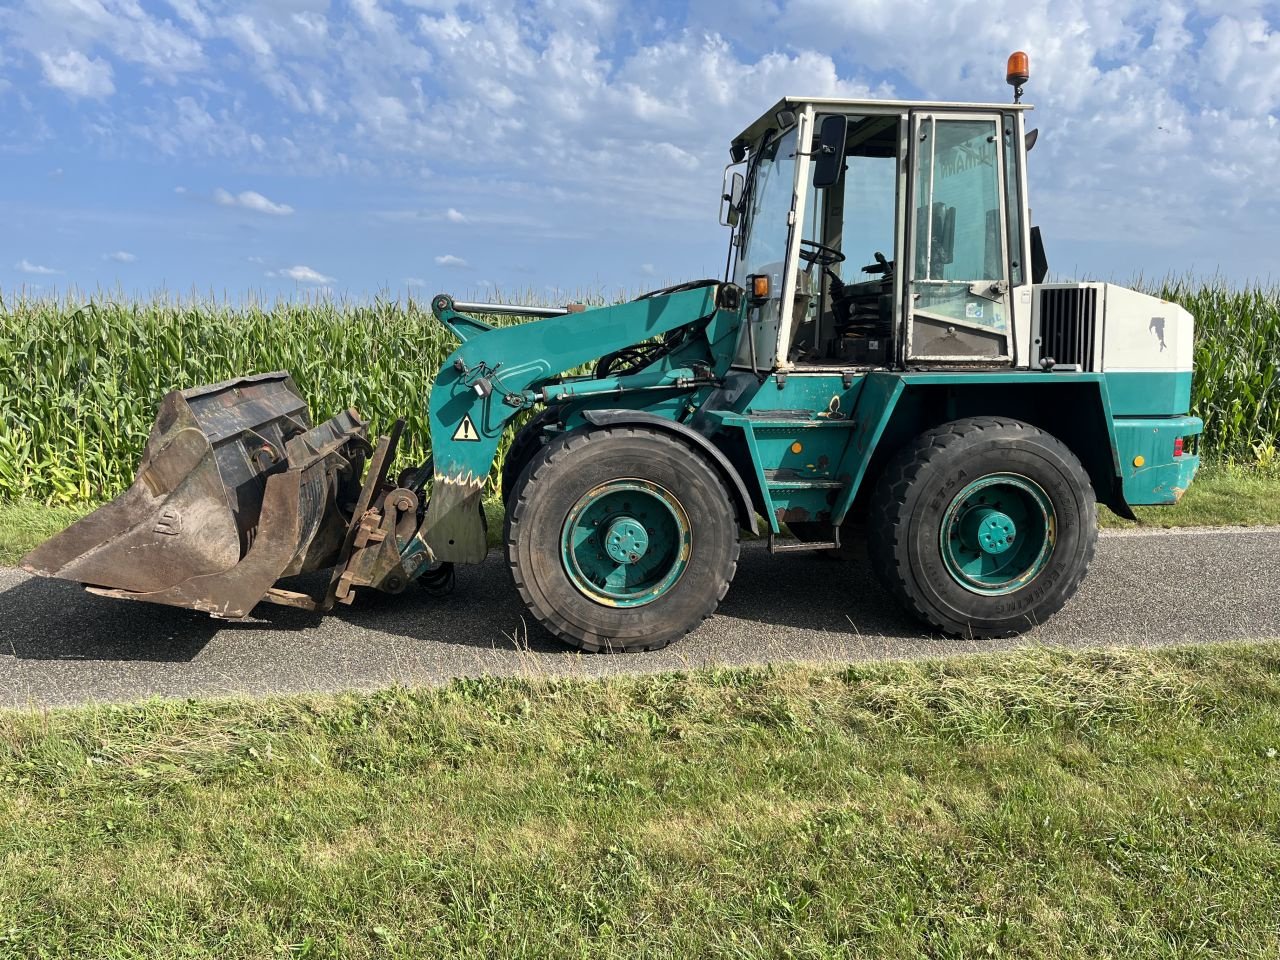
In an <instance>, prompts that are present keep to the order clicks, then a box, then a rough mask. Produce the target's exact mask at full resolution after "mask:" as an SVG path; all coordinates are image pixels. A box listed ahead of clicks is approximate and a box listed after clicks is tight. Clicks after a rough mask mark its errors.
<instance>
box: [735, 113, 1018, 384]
mask: <svg viewBox="0 0 1280 960" xmlns="http://www.w3.org/2000/svg"><path fill="white" fill-rule="evenodd" d="M1023 109H1025V107H1024V106H1023V105H1021V104H1015V105H1007V104H1004V105H996V104H942V103H908V102H883V101H843V100H816V99H814V100H800V99H792V98H788V99H784V100H782V101H781V102H780V103H779V104H778V105H777V106H776V107H775V108H774V109H773V110H772V111H770V112H769V113H767V114H765V115H764V116H763V117H761V118H760V119H759V120H757V121H756V122H755V123H754V124H752V125H751V126H750V127H748V128H747V129H746V130H745V131H744V132H743V133H742V134H741V135H740V136H739V137H738V138H737V139H736V140H735V141H734V144H733V147H732V152H733V154H734V160H735V162H734V163H732V164H730V166H729V168H728V169H727V170H726V191H725V200H726V208H725V215H724V217H723V219H724V221H725V222H727V223H729V224H730V225H732V226H733V227H734V235H733V240H732V246H731V249H730V263H731V274H730V275H731V276H732V277H733V279H734V281H735V282H736V283H737V284H738V285H740V286H742V287H743V288H744V289H746V290H747V291H748V295H749V297H750V300H751V307H750V311H749V313H748V321H749V322H748V323H747V324H745V325H744V330H743V334H742V340H741V341H740V344H739V349H738V351H737V356H736V358H735V365H736V366H738V367H747V368H750V369H753V370H755V371H757V372H767V371H770V370H774V369H780V370H795V371H796V372H803V371H804V370H823V369H825V370H832V369H841V370H847V369H857V368H864V369H865V368H870V369H877V368H896V369H901V368H904V367H913V368H919V367H922V366H941V367H948V366H956V365H963V366H968V367H974V366H979V367H995V366H1010V365H1016V363H1017V361H1018V357H1019V354H1020V355H1021V357H1022V358H1023V359H1022V362H1023V363H1024V364H1025V363H1026V359H1025V358H1026V357H1027V356H1028V355H1029V348H1030V345H1029V344H1028V342H1027V339H1028V338H1029V335H1030V318H1031V295H1030V277H1029V275H1028V271H1027V270H1026V266H1025V265H1026V264H1027V263H1028V262H1029V258H1030V248H1029V241H1028V234H1027V229H1026V222H1027V216H1026V207H1025V199H1024V198H1025V186H1024V184H1025V174H1024V167H1025V149H1024V146H1023V144H1024V133H1023V124H1022V110H1023Z"/></svg>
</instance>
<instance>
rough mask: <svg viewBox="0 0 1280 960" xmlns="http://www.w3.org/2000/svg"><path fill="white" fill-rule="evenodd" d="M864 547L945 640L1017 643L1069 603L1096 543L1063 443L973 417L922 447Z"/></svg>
mask: <svg viewBox="0 0 1280 960" xmlns="http://www.w3.org/2000/svg"><path fill="white" fill-rule="evenodd" d="M870 520H871V522H870V528H869V530H868V547H869V549H870V554H871V561H872V568H873V569H874V570H875V571H876V573H877V574H878V575H879V576H880V578H881V580H882V581H883V582H884V584H885V586H886V587H887V588H888V589H889V590H890V592H892V593H893V594H895V595H896V596H897V597H898V599H899V600H900V601H901V602H902V604H903V605H904V606H905V607H906V608H907V609H908V610H909V611H911V612H912V613H914V614H915V615H916V616H917V617H919V618H920V619H921V620H923V621H925V622H926V623H928V624H930V625H931V626H933V627H935V628H937V629H938V630H941V631H942V632H944V633H949V634H958V635H962V636H972V637H1005V636H1012V635H1015V634H1018V633H1021V632H1023V631H1024V630H1027V629H1029V628H1030V627H1033V626H1035V625H1036V624H1039V623H1042V622H1044V620H1046V619H1047V618H1048V617H1049V616H1051V615H1052V614H1054V613H1056V612H1057V611H1058V610H1059V609H1061V608H1062V606H1063V604H1065V603H1066V602H1067V600H1069V599H1070V598H1071V597H1072V595H1073V594H1074V593H1075V592H1076V589H1077V588H1078V587H1079V585H1080V581H1081V580H1083V579H1084V576H1085V573H1086V572H1087V571H1088V568H1089V563H1090V561H1091V560H1092V559H1093V554H1094V550H1095V548H1096V546H1097V538H1098V510H1097V505H1096V503H1095V502H1094V494H1093V488H1092V486H1091V484H1090V482H1089V476H1088V474H1087V473H1085V470H1084V468H1083V467H1082V466H1081V465H1080V461H1079V460H1078V459H1077V458H1076V456H1075V454H1073V453H1072V452H1071V451H1070V449H1068V448H1067V447H1066V445H1065V444H1063V443H1062V442H1061V441H1059V440H1057V439H1055V438H1054V437H1052V436H1050V435H1049V434H1047V433H1044V432H1043V431H1041V430H1039V429H1037V428H1036V427H1033V426H1030V425H1029V424H1026V423H1022V422H1020V421H1017V420H1009V419H1003V418H993V417H971V418H968V419H964V420H956V421H954V422H952V423H947V424H943V425H942V426H940V427H936V428H934V429H932V430H929V431H927V432H926V433H924V434H922V435H921V436H920V437H918V438H917V439H916V440H915V441H914V442H913V443H912V444H910V445H909V446H908V447H907V448H906V449H904V450H903V451H902V452H901V453H900V454H898V456H897V457H896V458H895V459H894V460H893V461H892V462H891V463H889V464H888V466H886V468H885V470H884V472H883V474H882V475H881V477H880V480H879V482H878V483H877V485H876V488H875V491H874V493H873V495H872V499H871V517H870Z"/></svg>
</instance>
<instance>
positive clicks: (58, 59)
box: [39, 50, 116, 100]
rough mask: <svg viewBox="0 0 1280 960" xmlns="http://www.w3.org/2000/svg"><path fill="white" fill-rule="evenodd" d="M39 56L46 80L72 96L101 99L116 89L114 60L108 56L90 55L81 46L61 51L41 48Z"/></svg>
mask: <svg viewBox="0 0 1280 960" xmlns="http://www.w3.org/2000/svg"><path fill="white" fill-rule="evenodd" d="M39 57H40V66H41V68H42V69H43V71H44V79H45V82H46V83H48V84H49V85H50V86H52V87H57V88H58V89H59V90H61V91H63V92H64V93H67V94H69V95H70V96H72V97H90V98H92V99H95V100H101V99H103V98H104V97H109V96H111V94H113V93H115V91H116V86H115V84H114V83H113V82H112V80H111V64H109V63H107V61H105V60H100V59H98V58H97V57H94V58H93V59H90V58H89V57H86V56H85V55H84V54H83V53H81V52H80V51H79V50H68V51H66V52H65V53H61V54H50V53H45V52H41V53H40V55H39Z"/></svg>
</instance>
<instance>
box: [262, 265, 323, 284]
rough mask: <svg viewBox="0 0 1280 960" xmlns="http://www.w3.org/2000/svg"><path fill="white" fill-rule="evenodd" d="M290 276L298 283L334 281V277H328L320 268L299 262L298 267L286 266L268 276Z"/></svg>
mask: <svg viewBox="0 0 1280 960" xmlns="http://www.w3.org/2000/svg"><path fill="white" fill-rule="evenodd" d="M276 275H278V276H281V277H288V278H289V279H290V280H296V281H298V283H333V279H334V278H333V277H326V276H325V275H324V274H323V273H321V272H320V271H319V270H312V269H311V268H310V267H304V266H302V265H301V264H299V265H298V266H296V267H286V268H285V269H284V270H281V271H279V273H278V274H274V273H268V274H267V276H276Z"/></svg>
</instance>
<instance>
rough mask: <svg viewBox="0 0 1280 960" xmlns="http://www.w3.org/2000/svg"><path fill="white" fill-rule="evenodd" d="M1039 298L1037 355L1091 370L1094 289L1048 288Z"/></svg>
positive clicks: (1095, 304)
mask: <svg viewBox="0 0 1280 960" xmlns="http://www.w3.org/2000/svg"><path fill="white" fill-rule="evenodd" d="M1038 292H1039V295H1040V356H1041V358H1052V359H1053V361H1054V363H1059V364H1079V365H1080V369H1081V370H1093V369H1094V362H1093V355H1094V343H1095V337H1096V336H1097V319H1098V289H1097V287H1050V288H1047V289H1044V288H1042V289H1041V290H1039V291H1038Z"/></svg>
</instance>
